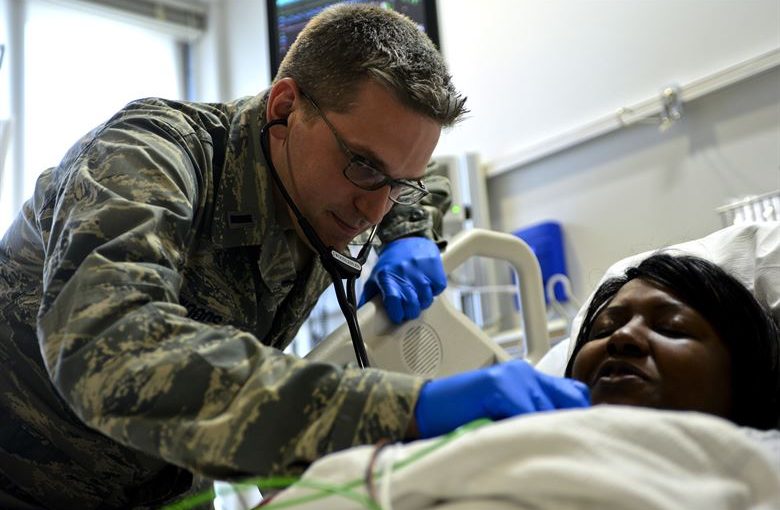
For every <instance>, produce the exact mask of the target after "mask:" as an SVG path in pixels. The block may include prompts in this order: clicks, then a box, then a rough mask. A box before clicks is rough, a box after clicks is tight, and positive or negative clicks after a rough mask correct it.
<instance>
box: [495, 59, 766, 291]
mask: <svg viewBox="0 0 780 510" xmlns="http://www.w3.org/2000/svg"><path fill="white" fill-rule="evenodd" d="M777 189H780V69H775V70H773V71H770V72H767V73H764V74H762V75H759V76H756V77H754V78H751V79H749V80H746V81H744V82H742V83H739V84H736V85H733V86H731V87H728V88H726V89H723V90H721V91H720V92H717V93H714V94H711V95H709V96H705V97H702V98H700V99H698V100H696V101H693V102H691V103H689V104H687V105H686V106H685V117H684V118H683V120H682V121H681V122H680V123H678V124H677V125H675V126H673V127H672V128H671V129H669V130H668V131H667V132H665V133H663V134H662V133H660V132H659V130H658V128H657V127H656V126H653V125H638V126H634V127H631V128H627V129H624V130H622V131H618V132H616V133H614V134H611V135H608V136H605V137H602V138H599V139H596V140H593V141H591V142H588V143H586V144H583V145H580V146H578V147H575V148H573V149H570V150H568V151H564V152H562V153H559V154H557V155H555V156H552V157H549V158H546V159H544V160H541V161H538V162H536V163H533V164H531V165H528V166H526V167H524V168H522V169H519V170H517V171H514V172H510V173H506V174H502V175H499V176H497V177H495V178H492V179H491V180H490V181H489V182H488V193H489V195H490V198H491V217H492V219H493V221H494V227H495V228H497V229H499V230H506V231H513V230H516V229H518V228H520V227H521V226H524V225H528V224H531V223H536V222H538V221H543V220H556V221H559V222H561V223H562V225H563V228H564V232H565V242H566V244H567V250H566V251H567V253H566V254H567V262H568V264H569V271H570V274H571V277H572V281H573V285H574V291H575V293H576V294H578V295H579V296H580V297H584V294H587V292H588V291H589V290H590V289H591V288H592V286H593V285H594V284H595V283H596V281H597V280H598V279H599V278H600V276H601V275H602V274H603V272H604V270H605V269H606V268H607V267H608V266H609V265H610V264H611V263H612V262H614V261H616V260H618V259H620V258H623V257H625V256H627V255H630V254H633V253H638V252H640V251H645V250H648V249H654V248H658V247H661V246H664V245H668V244H671V243H676V242H681V241H685V240H689V239H696V238H698V237H702V236H703V235H706V234H708V233H710V232H712V231H714V230H717V229H718V228H720V227H721V223H720V218H719V216H718V215H717V214H716V212H715V210H714V209H715V208H716V207H718V206H720V205H724V203H726V201H727V200H728V199H729V198H730V197H739V196H744V195H747V194H760V193H765V192H768V191H772V190H777Z"/></svg>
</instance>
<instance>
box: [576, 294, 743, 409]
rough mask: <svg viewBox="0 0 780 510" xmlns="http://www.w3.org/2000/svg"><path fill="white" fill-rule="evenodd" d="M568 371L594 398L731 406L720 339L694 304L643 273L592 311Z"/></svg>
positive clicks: (726, 356) (654, 404)
mask: <svg viewBox="0 0 780 510" xmlns="http://www.w3.org/2000/svg"><path fill="white" fill-rule="evenodd" d="M572 377H574V378H575V379H578V380H580V381H582V382H584V383H585V384H587V385H588V386H589V387H590V390H591V400H592V402H593V403H594V404H621V405H632V406H642V407H654V408H658V409H675V410H690V411H701V412H705V413H709V414H714V415H717V416H722V417H724V418H728V417H729V415H730V414H731V409H732V391H731V378H732V373H731V359H730V355H729V352H728V349H727V347H726V345H725V344H724V343H723V341H722V340H721V339H720V336H719V335H718V333H717V332H716V331H715V330H714V329H713V327H712V326H711V325H710V323H709V322H708V321H707V320H705V319H704V317H702V316H701V315H700V314H699V313H698V312H696V311H695V310H694V309H693V308H691V307H689V306H688V305H686V304H685V303H683V302H682V301H680V300H679V299H678V298H676V297H675V296H674V295H673V294H672V293H670V292H669V291H668V290H667V289H665V288H664V287H660V286H658V285H656V284H654V283H650V282H648V281H645V280H641V279H634V280H631V281H629V282H628V283H626V284H625V285H624V286H623V287H622V288H621V289H620V291H618V293H617V294H616V295H615V296H614V298H613V299H612V301H611V302H609V303H607V305H606V306H604V307H603V308H602V309H601V311H599V312H598V313H597V314H596V317H595V320H594V322H593V327H592V329H591V331H590V335H589V337H588V339H587V343H585V344H584V345H583V346H582V348H581V349H580V351H579V353H578V354H577V355H576V358H575V360H574V364H573V366H572Z"/></svg>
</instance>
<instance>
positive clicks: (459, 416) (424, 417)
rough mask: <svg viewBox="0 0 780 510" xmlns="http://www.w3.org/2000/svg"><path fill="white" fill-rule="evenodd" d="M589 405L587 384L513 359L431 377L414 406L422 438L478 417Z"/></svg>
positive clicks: (509, 415)
mask: <svg viewBox="0 0 780 510" xmlns="http://www.w3.org/2000/svg"><path fill="white" fill-rule="evenodd" d="M588 406H590V391H589V390H588V387H587V386H585V385H584V384H583V383H581V382H579V381H575V380H574V379H565V378H563V377H554V376H551V375H547V374H544V373H542V372H539V371H538V370H536V369H535V368H534V367H532V366H531V365H529V364H528V363H526V362H525V361H522V360H513V361H508V362H506V363H501V364H498V365H493V366H491V367H488V368H481V369H478V370H472V371H470V372H464V373H462V374H456V375H453V376H449V377H444V378H441V379H434V380H432V381H429V382H427V383H426V384H425V385H424V386H423V388H422V391H421V392H420V396H419V398H418V400H417V405H416V406H415V408H414V418H415V420H416V421H417V430H418V432H419V434H420V437H421V438H428V437H434V436H439V435H441V434H445V433H447V432H450V431H452V430H454V429H456V428H458V427H460V426H461V425H464V424H466V423H468V422H470V421H473V420H476V419H478V418H490V419H493V420H500V419H502V418H509V417H511V416H516V415H519V414H525V413H532V412H536V411H549V410H552V409H565V408H569V407H588Z"/></svg>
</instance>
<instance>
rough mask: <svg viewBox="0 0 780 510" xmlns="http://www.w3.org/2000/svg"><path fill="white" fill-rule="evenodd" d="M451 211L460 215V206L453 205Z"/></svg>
mask: <svg viewBox="0 0 780 510" xmlns="http://www.w3.org/2000/svg"><path fill="white" fill-rule="evenodd" d="M451 210H452V214H460V206H459V205H453V206H452V209H451Z"/></svg>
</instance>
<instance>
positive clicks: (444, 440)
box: [162, 418, 492, 510]
mask: <svg viewBox="0 0 780 510" xmlns="http://www.w3.org/2000/svg"><path fill="white" fill-rule="evenodd" d="M489 423H492V421H491V420H489V419H487V418H481V419H479V420H474V421H472V422H470V423H467V424H465V425H463V426H461V427H458V428H457V429H455V430H453V431H452V432H449V433H447V434H445V435H443V436H441V437H440V438H439V439H438V440H436V441H433V442H432V443H431V444H430V445H428V446H427V447H425V448H422V449H420V450H419V451H418V452H416V453H414V454H413V455H410V456H409V457H408V458H407V459H404V460H402V461H399V462H396V463H395V464H393V467H392V470H393V471H396V470H399V469H403V468H404V467H406V466H408V465H410V464H412V463H414V462H417V461H418V460H420V459H421V458H423V457H425V456H426V455H428V454H430V453H431V452H434V451H436V450H438V449H439V448H441V447H443V446H444V445H446V444H448V443H450V442H452V441H453V440H455V439H457V438H459V437H460V436H462V435H464V434H466V433H467V432H471V431H472V430H476V429H478V428H480V427H482V426H484V425H487V424H489ZM377 474H381V471H380V472H379V473H377ZM293 484H295V485H297V486H298V487H302V488H305V489H312V490H315V491H317V492H315V493H314V494H308V495H305V496H298V497H296V498H293V499H290V500H287V501H279V502H277V503H274V502H273V501H271V502H270V503H269V504H268V505H266V506H264V507H263V510H278V509H281V508H289V507H293V506H297V505H302V504H305V503H309V502H311V501H316V500H318V499H322V498H326V497H328V496H334V495H337V496H342V497H344V498H347V499H352V500H354V501H356V502H358V503H359V504H361V505H363V506H364V507H365V508H366V509H368V510H381V508H380V506H379V505H378V504H377V502H376V501H374V500H373V499H372V498H371V497H369V496H368V495H366V494H363V493H362V492H359V491H355V488H359V487H361V486H362V485H363V478H358V479H355V480H352V481H349V482H345V483H343V484H340V485H331V484H328V483H321V482H318V481H316V480H309V479H302V478H294V477H272V478H252V479H248V480H242V481H240V482H238V483H237V485H253V486H256V487H263V489H264V490H266V489H286V488H288V487H290V486H291V485H293ZM214 496H215V494H214V490H213V489H210V490H207V491H204V492H202V493H200V494H196V495H194V496H190V497H188V498H185V499H183V500H181V501H178V502H175V503H172V504H170V505H167V506H164V507H163V508H162V510H189V509H191V508H195V507H196V506H197V505H200V504H202V503H206V502H209V501H212V500H213V499H214Z"/></svg>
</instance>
